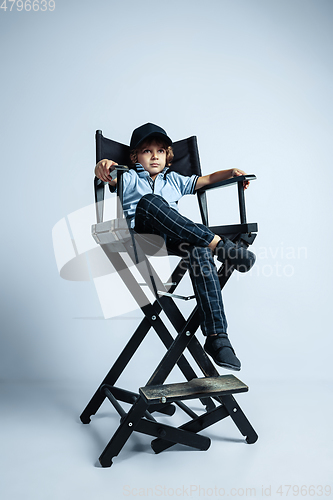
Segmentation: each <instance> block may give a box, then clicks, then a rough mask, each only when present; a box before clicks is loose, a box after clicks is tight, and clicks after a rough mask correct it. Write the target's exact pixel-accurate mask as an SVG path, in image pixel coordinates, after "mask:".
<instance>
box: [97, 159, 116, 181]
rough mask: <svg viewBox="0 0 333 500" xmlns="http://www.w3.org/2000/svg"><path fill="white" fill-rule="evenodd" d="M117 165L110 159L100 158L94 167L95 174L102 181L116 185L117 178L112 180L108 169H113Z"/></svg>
mask: <svg viewBox="0 0 333 500" xmlns="http://www.w3.org/2000/svg"><path fill="white" fill-rule="evenodd" d="M116 165H118V163H116V162H115V161H112V160H106V159H105V160H100V161H99V162H98V163H97V165H96V167H95V175H96V177H98V178H99V179H100V180H101V181H103V182H108V183H109V184H110V185H111V186H113V187H114V186H116V185H117V179H114V180H112V178H111V176H110V171H112V170H114V168H115V166H116Z"/></svg>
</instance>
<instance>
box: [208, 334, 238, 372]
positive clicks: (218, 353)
mask: <svg viewBox="0 0 333 500" xmlns="http://www.w3.org/2000/svg"><path fill="white" fill-rule="evenodd" d="M204 349H205V351H206V353H207V354H209V355H210V356H211V357H212V358H213V360H214V361H215V363H216V364H217V365H219V366H223V367H224V368H229V369H230V370H236V371H239V370H240V369H241V362H240V361H239V359H238V358H237V356H236V354H235V351H234V350H233V347H232V345H231V344H230V340H229V339H228V335H227V334H226V333H219V334H218V335H210V336H209V337H207V339H206V342H205V345H204Z"/></svg>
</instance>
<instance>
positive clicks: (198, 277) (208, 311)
mask: <svg viewBox="0 0 333 500" xmlns="http://www.w3.org/2000/svg"><path fill="white" fill-rule="evenodd" d="M135 222H136V224H135V231H137V232H138V233H149V234H160V235H166V236H168V238H166V242H167V246H169V247H170V246H171V247H173V248H175V247H178V248H179V249H180V251H181V256H182V257H183V258H184V260H185V263H186V265H187V267H188V269H189V273H190V277H191V281H192V284H193V289H194V293H195V295H196V298H197V302H198V310H199V315H200V326H201V329H202V332H203V334H204V335H205V336H207V340H206V343H205V346H204V347H205V350H206V352H208V354H209V355H210V356H212V357H213V359H214V361H215V362H216V363H217V364H218V365H219V366H224V367H226V368H231V369H234V370H240V361H239V360H238V358H237V357H236V355H235V352H234V350H233V348H232V346H231V344H230V341H229V339H228V336H227V320H226V317H225V313H224V307H223V302H222V295H221V288H220V283H219V279H218V276H217V269H216V266H215V263H214V259H213V255H212V251H211V250H210V248H208V245H209V243H210V242H211V241H212V240H213V239H214V237H215V235H214V233H212V231H210V229H208V228H207V227H206V226H204V225H202V224H196V223H194V222H192V221H191V220H189V219H187V218H186V217H184V216H183V215H181V214H180V213H179V212H177V210H174V209H172V208H170V206H169V204H168V203H167V202H166V201H165V200H164V199H163V198H162V197H160V196H158V195H154V194H151V195H146V196H144V197H143V198H141V200H140V202H139V203H138V206H137V210H136V217H135Z"/></svg>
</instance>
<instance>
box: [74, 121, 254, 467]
mask: <svg viewBox="0 0 333 500" xmlns="http://www.w3.org/2000/svg"><path fill="white" fill-rule="evenodd" d="M173 150H174V160H173V164H172V169H173V170H175V171H177V172H179V173H181V174H183V175H189V176H190V175H193V174H196V175H199V176H200V175H202V174H201V167H200V160H199V154H198V148H197V141H196V138H195V137H190V138H187V139H184V140H182V141H178V142H175V143H173ZM104 158H108V159H112V160H114V161H116V162H117V163H118V164H119V165H121V166H120V167H119V168H118V169H117V201H118V211H117V219H115V220H111V221H104V222H103V203H104V185H105V183H104V182H102V181H100V180H99V179H97V178H95V202H96V215H97V223H96V224H95V225H94V226H93V227H92V234H93V237H94V238H95V241H96V242H97V243H98V244H99V245H100V246H101V248H102V249H103V251H104V252H105V254H106V255H107V257H108V258H109V260H110V262H111V263H112V265H113V267H114V268H115V270H116V271H117V272H118V273H119V276H120V277H121V279H122V280H123V282H124V283H125V285H126V287H127V289H128V292H129V293H130V294H132V296H133V297H134V299H135V300H136V302H137V304H138V307H140V309H141V310H142V312H143V314H144V317H143V319H142V321H141V322H140V324H139V325H138V327H137V328H136V330H135V332H134V333H133V334H132V336H131V338H130V339H129V340H128V342H127V344H126V346H125V347H124V349H123V351H122V352H121V353H120V354H119V356H118V358H117V360H116V361H115V363H114V364H113V366H112V367H111V369H110V371H109V372H108V374H107V375H106V377H105V378H104V380H103V381H102V382H101V384H100V385H99V387H98V388H97V390H96V392H95V394H94V395H93V396H92V398H91V400H90V402H89V403H88V405H87V406H86V408H85V409H84V411H83V412H82V414H81V417H80V418H81V421H82V422H83V423H85V424H87V423H89V422H90V420H91V416H92V415H94V414H95V413H96V412H97V411H98V409H99V408H100V406H101V404H102V403H103V402H104V400H105V399H106V398H107V399H108V400H109V401H110V402H111V404H112V405H113V406H114V408H115V409H116V411H117V412H118V413H119V416H120V424H119V427H118V428H117V430H116V432H115V433H114V435H113V436H112V437H111V439H110V441H109V443H108V444H107V445H106V447H105V449H104V451H103V452H102V454H101V456H100V457H99V461H100V463H101V465H102V466H103V467H108V466H110V465H112V459H113V457H115V456H116V455H118V453H119V452H120V451H121V449H122V447H123V446H124V444H125V443H126V441H127V440H128V439H129V438H130V436H131V434H132V432H134V431H135V432H140V433H143V434H148V435H150V436H152V437H153V438H154V439H153V440H152V443H151V446H152V448H153V450H154V451H155V452H156V453H159V452H161V451H163V450H165V449H167V448H169V447H171V446H173V445H174V444H176V443H180V444H184V445H187V446H191V447H193V448H197V449H200V450H207V449H208V447H209V445H210V439H209V438H208V437H206V436H203V435H201V434H198V432H200V431H201V430H203V429H205V428H207V427H209V426H210V425H212V424H214V423H215V422H218V421H219V420H222V419H224V418H226V417H228V416H230V418H231V419H232V420H233V421H234V423H235V424H236V426H237V427H238V429H239V430H240V432H241V434H242V435H243V436H245V438H246V441H247V442H248V443H254V442H255V441H256V440H257V437H258V436H257V434H256V432H255V431H254V429H253V427H252V426H251V424H250V422H249V421H248V419H247V418H246V416H245V415H244V413H243V412H242V410H241V408H240V406H239V405H238V403H237V402H236V400H235V398H234V396H233V394H236V393H240V392H246V391H247V390H248V387H247V386H246V385H245V384H244V383H243V382H242V381H240V380H239V379H238V378H237V377H235V376H234V375H220V374H219V372H218V371H217V369H216V367H215V365H214V364H213V362H212V361H211V359H210V358H209V357H208V356H207V354H206V353H205V351H204V349H203V347H202V342H200V341H199V340H198V339H197V337H196V331H197V330H198V328H199V311H198V307H197V306H196V303H195V299H194V295H190V296H183V295H180V294H178V293H177V287H178V285H179V284H180V282H181V280H182V279H183V277H184V275H185V274H186V266H184V265H182V259H181V258H180V261H179V262H178V264H177V265H176V267H175V269H174V270H173V271H172V273H171V276H170V277H169V279H168V280H167V282H163V281H162V280H161V278H160V277H159V275H158V273H157V272H156V270H155V269H154V267H153V266H152V264H151V261H150V259H149V257H150V256H160V257H161V258H163V256H166V255H170V253H171V254H175V255H177V254H178V253H177V249H166V248H165V245H164V240H163V238H161V237H159V236H158V237H157V236H156V235H139V234H136V233H135V231H134V230H133V229H130V228H129V227H128V225H127V221H126V219H125V218H123V215H122V175H123V173H124V171H125V169H126V166H127V167H128V166H130V160H129V147H128V146H125V145H123V144H120V143H118V142H115V141H112V140H110V139H107V138H105V137H103V134H102V132H101V131H100V130H98V131H97V132H96V161H97V162H98V161H100V160H101V159H104ZM254 179H255V176H254V175H246V176H240V177H237V178H233V179H229V180H227V181H223V182H219V183H216V184H214V185H209V186H207V187H206V188H205V189H200V190H198V191H197V199H198V203H199V209H200V214H201V217H202V223H203V224H205V225H206V226H208V208H207V200H206V191H208V190H209V189H214V188H219V187H222V186H227V185H231V184H235V183H236V184H237V185H238V197H239V210H240V223H238V224H233V225H227V226H214V227H210V229H211V230H212V231H213V232H214V233H215V234H218V235H224V236H227V237H229V238H230V239H232V240H233V241H238V242H239V244H241V245H244V246H245V247H248V246H249V245H251V244H252V243H253V241H254V238H255V236H256V232H257V224H256V223H248V222H247V220H246V211H245V199H244V189H243V182H244V180H254ZM125 254H126V255H127V256H129V257H130V259H131V261H132V262H133V266H135V268H136V269H137V270H138V271H139V273H140V275H141V277H142V280H143V281H138V280H137V278H136V277H135V276H134V274H133V272H132V268H131V267H129V266H128V265H127V264H126V262H125V260H126V259H124V255H125ZM178 255H180V254H178ZM233 270H234V269H233V267H232V266H230V265H227V264H224V265H223V264H222V265H221V266H220V268H219V269H218V276H219V282H220V286H221V289H222V288H223V287H224V286H225V284H226V283H227V281H228V280H229V278H230V276H231V275H232V273H233ZM146 287H148V288H146ZM147 289H149V290H150V291H151V293H152V295H153V297H154V299H153V300H152V301H151V300H149V299H148V297H147V293H146V292H145V290H147ZM110 293H112V291H111V290H110ZM190 299H194V300H193V310H192V312H191V314H190V315H189V316H188V318H185V317H184V315H183V313H182V312H181V308H180V306H181V303H182V300H190ZM162 312H164V314H165V315H166V316H167V318H168V320H169V323H171V325H172V331H170V327H169V326H166V324H165V323H164V322H163V321H162V318H161V313H162ZM150 329H154V330H155V332H156V334H157V335H158V337H159V338H160V340H161V341H162V343H163V344H164V346H165V348H166V351H165V354H164V356H163V357H162V359H161V360H160V361H159V362H158V360H157V362H156V364H157V366H156V367H155V370H154V371H153V373H152V375H151V377H150V379H149V380H148V381H147V382H146V383H145V381H144V380H142V381H141V380H139V378H140V374H137V376H136V377H135V378H136V379H137V380H138V390H137V392H133V391H129V390H127V389H126V388H121V387H118V386H117V380H118V379H119V377H120V376H121V374H122V373H123V371H124V370H125V369H126V367H127V366H128V365H129V364H130V362H131V359H132V357H133V355H134V354H135V352H136V351H137V350H138V349H139V347H140V344H141V343H142V341H143V340H144V339H145V337H146V335H147V333H148V332H149V331H150ZM200 340H201V341H202V340H203V337H202V336H201V339H200ZM110 341H111V342H112V339H111V340H110ZM185 350H186V351H187V352H189V353H190V355H191V356H192V358H193V360H194V364H195V366H197V369H198V371H199V372H200V373H199V375H198V374H197V373H196V371H195V370H194V368H193V366H192V364H190V363H189V362H188V361H187V359H186V357H185V356H184V351H185ZM176 365H177V366H178V367H179V369H180V371H181V372H182V374H183V376H184V379H185V380H183V381H180V382H179V383H176V384H166V383H165V381H166V379H167V377H168V375H169V374H170V373H171V371H172V370H173V368H174V367H175V366H176ZM202 376H203V377H202ZM191 399H198V400H199V401H200V402H201V404H202V405H203V407H202V408H203V410H205V411H204V412H203V413H202V414H197V413H195V412H194V411H193V410H192V409H191V408H190V406H189V405H188V404H185V403H184V402H183V401H187V400H191ZM123 402H125V403H129V404H130V405H131V406H130V409H129V410H128V411H125V409H124V407H123V406H122V404H121V403H123ZM176 407H177V408H178V409H179V411H183V412H184V413H185V414H186V415H187V416H188V417H189V420H188V421H187V422H186V423H185V424H183V425H181V426H180V427H177V426H173V425H172V420H173V419H172V415H173V414H174V412H175V410H176ZM159 413H162V414H164V415H169V416H170V424H168V425H167V424H165V423H161V422H159V421H158V416H157V415H158V414H159Z"/></svg>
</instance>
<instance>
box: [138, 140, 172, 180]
mask: <svg viewBox="0 0 333 500" xmlns="http://www.w3.org/2000/svg"><path fill="white" fill-rule="evenodd" d="M137 156H138V162H139V163H141V165H142V166H143V168H144V169H145V170H147V172H149V175H150V177H151V178H152V179H153V180H154V179H155V177H156V176H157V174H159V173H160V172H162V170H163V169H164V167H165V163H166V150H165V148H164V147H163V146H162V144H161V143H159V142H158V141H156V140H152V141H151V142H149V143H148V144H147V143H146V144H144V146H143V147H142V148H139V151H138V154H137Z"/></svg>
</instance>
